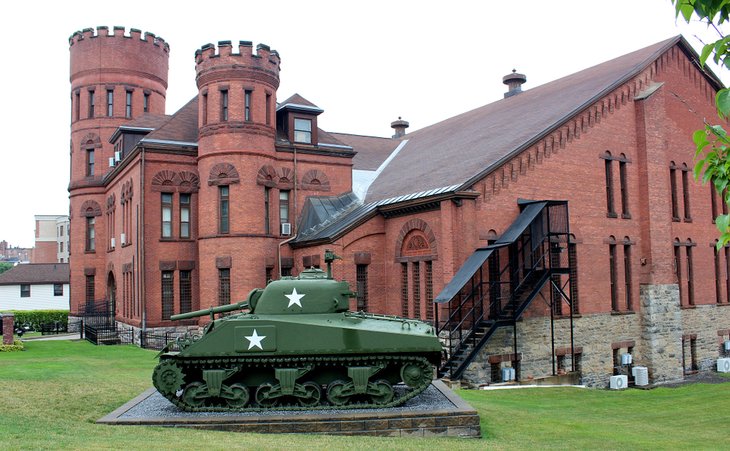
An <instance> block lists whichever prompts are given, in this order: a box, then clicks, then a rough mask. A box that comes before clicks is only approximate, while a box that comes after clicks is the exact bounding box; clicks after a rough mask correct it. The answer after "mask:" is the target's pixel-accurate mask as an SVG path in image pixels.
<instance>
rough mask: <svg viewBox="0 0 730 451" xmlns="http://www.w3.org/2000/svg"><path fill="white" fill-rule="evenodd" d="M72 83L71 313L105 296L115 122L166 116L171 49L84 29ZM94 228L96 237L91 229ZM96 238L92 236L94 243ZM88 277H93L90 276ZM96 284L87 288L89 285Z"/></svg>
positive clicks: (139, 36)
mask: <svg viewBox="0 0 730 451" xmlns="http://www.w3.org/2000/svg"><path fill="white" fill-rule="evenodd" d="M69 51H70V81H71V177H70V183H69V192H70V199H71V202H70V204H71V205H70V216H71V227H70V231H71V240H70V247H71V249H70V253H71V258H70V263H71V313H72V314H74V313H77V312H78V311H79V310H80V309H81V308H83V304H84V302H85V301H86V298H87V297H91V298H94V299H96V300H98V299H103V298H105V297H106V291H107V289H106V286H105V282H106V280H105V274H103V273H102V272H101V271H98V272H94V270H95V268H103V267H105V254H106V250H107V244H108V243H109V239H110V237H108V236H106V235H107V230H108V229H107V227H106V224H105V217H104V215H103V214H102V208H103V206H104V205H106V202H107V195H106V192H105V187H104V180H103V177H104V175H105V174H107V173H108V171H109V170H110V168H109V158H111V157H114V149H113V147H112V145H111V144H110V143H109V138H110V137H111V135H112V134H113V133H114V131H115V130H116V129H117V127H119V126H120V125H123V124H125V123H126V122H128V121H131V120H133V119H135V118H137V117H139V116H141V115H143V114H145V113H154V114H164V112H165V96H166V91H167V71H168V57H169V53H170V48H169V46H168V44H167V43H166V42H165V41H164V40H163V39H162V38H160V37H157V36H155V35H154V34H152V33H144V34H143V33H142V32H141V31H140V30H138V29H135V28H131V29H130V30H129V34H126V32H125V28H124V27H114V28H113V29H112V30H110V29H109V28H108V27H105V26H100V27H97V28H96V29H95V30H94V29H92V28H86V29H84V30H81V31H77V32H75V33H73V34H72V35H71V36H70V37H69ZM90 227H93V234H90V233H88V231H89V230H90ZM92 237H93V240H92ZM91 276H93V277H91ZM92 281H93V290H92V286H90V285H89V284H90V283H91V282H92Z"/></svg>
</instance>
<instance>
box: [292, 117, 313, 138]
mask: <svg viewBox="0 0 730 451" xmlns="http://www.w3.org/2000/svg"><path fill="white" fill-rule="evenodd" d="M294 142H298V143H306V144H312V121H311V120H310V119H294Z"/></svg>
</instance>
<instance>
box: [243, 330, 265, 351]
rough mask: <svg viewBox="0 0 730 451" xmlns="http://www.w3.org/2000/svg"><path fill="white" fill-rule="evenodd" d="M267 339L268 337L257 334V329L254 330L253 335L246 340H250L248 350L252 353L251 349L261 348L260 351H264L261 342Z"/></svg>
mask: <svg viewBox="0 0 730 451" xmlns="http://www.w3.org/2000/svg"><path fill="white" fill-rule="evenodd" d="M264 338H266V335H259V334H258V333H257V332H256V329H254V330H253V334H251V335H249V336H247V337H246V340H248V350H249V351H250V350H251V348H254V347H256V348H259V349H260V350H262V351H263V350H264V347H263V346H261V341H262V340H263V339H264Z"/></svg>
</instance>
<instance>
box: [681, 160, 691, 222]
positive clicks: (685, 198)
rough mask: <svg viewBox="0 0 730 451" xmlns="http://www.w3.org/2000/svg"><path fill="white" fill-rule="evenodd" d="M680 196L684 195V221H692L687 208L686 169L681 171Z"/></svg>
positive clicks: (687, 187)
mask: <svg viewBox="0 0 730 451" xmlns="http://www.w3.org/2000/svg"><path fill="white" fill-rule="evenodd" d="M682 194H683V195H684V220H685V221H687V222H689V221H692V214H691V213H690V208H689V206H690V204H689V169H687V168H686V167H683V169H682Z"/></svg>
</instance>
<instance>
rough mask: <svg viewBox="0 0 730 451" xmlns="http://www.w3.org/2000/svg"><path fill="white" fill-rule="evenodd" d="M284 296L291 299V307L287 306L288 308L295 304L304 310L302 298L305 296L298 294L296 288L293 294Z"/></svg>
mask: <svg viewBox="0 0 730 451" xmlns="http://www.w3.org/2000/svg"><path fill="white" fill-rule="evenodd" d="M284 296H286V297H288V298H289V305H287V306H286V308H289V307H291V306H292V305H294V304H296V305H298V306H299V308H302V298H303V297H304V296H305V295H304V294H299V293H297V289H296V288H294V289H292V292H291V294H285V295H284Z"/></svg>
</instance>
